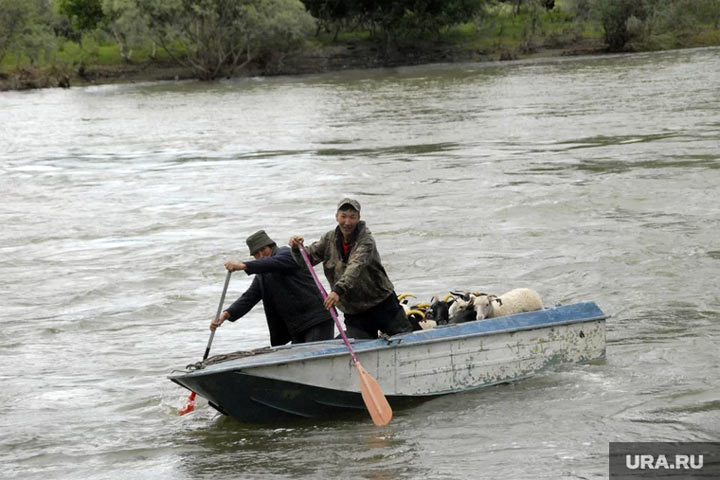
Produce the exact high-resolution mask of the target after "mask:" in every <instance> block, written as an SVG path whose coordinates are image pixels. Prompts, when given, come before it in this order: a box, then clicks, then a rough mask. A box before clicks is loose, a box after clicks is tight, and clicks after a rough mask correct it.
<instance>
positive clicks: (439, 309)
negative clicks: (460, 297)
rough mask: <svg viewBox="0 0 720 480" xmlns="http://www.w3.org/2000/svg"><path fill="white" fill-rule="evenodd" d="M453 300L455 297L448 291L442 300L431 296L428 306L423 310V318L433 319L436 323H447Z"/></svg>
mask: <svg viewBox="0 0 720 480" xmlns="http://www.w3.org/2000/svg"><path fill="white" fill-rule="evenodd" d="M454 301H455V298H454V297H453V296H452V295H451V294H449V293H448V294H447V295H445V298H444V299H442V300H440V299H439V298H438V297H432V299H431V300H430V307H428V309H427V310H426V311H425V319H426V320H433V321H435V322H436V324H437V325H447V323H448V320H449V319H450V314H449V309H450V305H452V304H453V302H454Z"/></svg>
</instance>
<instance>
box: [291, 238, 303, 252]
mask: <svg viewBox="0 0 720 480" xmlns="http://www.w3.org/2000/svg"><path fill="white" fill-rule="evenodd" d="M288 245H290V246H291V247H292V248H294V249H296V248H300V247H302V246H303V237H301V236H299V235H293V236H292V237H290V241H288Z"/></svg>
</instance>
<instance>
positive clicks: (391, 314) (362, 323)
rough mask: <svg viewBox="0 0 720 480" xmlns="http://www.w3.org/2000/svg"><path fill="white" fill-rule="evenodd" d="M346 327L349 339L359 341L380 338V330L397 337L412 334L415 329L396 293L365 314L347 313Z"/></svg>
mask: <svg viewBox="0 0 720 480" xmlns="http://www.w3.org/2000/svg"><path fill="white" fill-rule="evenodd" d="M345 327H346V329H347V336H348V337H352V338H358V339H362V338H365V339H367V338H378V330H380V331H381V332H383V333H386V334H388V335H396V334H398V333H403V332H412V329H413V328H412V324H411V323H410V320H408V318H407V316H405V311H404V310H403V309H402V307H401V306H400V302H398V299H397V295H395V293H394V292H393V293H392V295H390V296H389V297H387V298H386V299H385V300H383V301H382V302H380V303H379V304H377V305H375V306H374V307H372V308H369V309H367V310H365V311H364V312H360V313H355V314H349V313H346V314H345Z"/></svg>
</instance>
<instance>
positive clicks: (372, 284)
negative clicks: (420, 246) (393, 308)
mask: <svg viewBox="0 0 720 480" xmlns="http://www.w3.org/2000/svg"><path fill="white" fill-rule="evenodd" d="M342 241H343V236H342V232H341V231H340V227H336V228H335V230H331V231H329V232H327V233H326V234H324V235H323V236H322V237H321V238H320V240H318V241H317V242H315V243H313V244H312V245H310V246H309V247H306V250H307V253H308V257H310V262H311V263H312V264H313V265H317V264H318V263H320V262H322V264H323V271H324V272H325V277H326V278H327V279H328V282H330V285H331V288H332V290H333V291H334V292H336V293H337V294H338V295H339V297H340V302H339V303H338V308H339V309H340V310H341V311H342V312H343V313H349V314H351V315H355V314H358V313H362V312H364V311H366V310H368V309H369V308H372V307H374V306H375V305H377V304H379V303H380V302H382V301H383V300H385V299H386V298H388V297H389V296H390V295H393V294H394V291H395V287H394V286H393V284H392V282H391V281H390V278H388V275H387V272H385V267H383V265H382V262H381V260H380V254H379V253H378V251H377V248H376V246H375V239H374V238H373V236H372V233H371V232H370V229H369V228H367V225H365V222H364V221H360V222H358V224H357V228H356V229H355V231H354V232H353V236H352V239H351V246H350V251H349V252H348V254H347V255H345V254H344V252H343V248H342ZM293 256H294V257H295V261H296V262H297V263H298V264H304V261H303V259H302V256H301V254H300V251H299V250H293Z"/></svg>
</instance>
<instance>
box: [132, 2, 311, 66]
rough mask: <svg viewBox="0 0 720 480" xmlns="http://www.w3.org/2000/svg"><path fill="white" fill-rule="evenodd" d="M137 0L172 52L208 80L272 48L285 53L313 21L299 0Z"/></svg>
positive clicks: (172, 54) (151, 25)
mask: <svg viewBox="0 0 720 480" xmlns="http://www.w3.org/2000/svg"><path fill="white" fill-rule="evenodd" d="M138 6H140V8H141V11H142V12H143V13H145V14H146V15H147V18H148V20H149V24H148V27H149V29H150V31H151V33H152V34H153V35H155V36H156V38H157V39H158V42H159V43H160V45H161V46H162V47H163V48H164V49H165V50H166V51H167V52H168V54H169V55H170V56H171V57H172V58H174V59H175V60H176V61H177V62H178V63H179V64H181V65H184V66H188V67H191V68H192V69H193V70H195V72H196V74H197V75H198V77H199V78H201V79H204V80H211V79H214V78H217V77H218V76H220V75H221V74H222V73H224V72H232V71H233V70H235V69H236V68H242V67H244V66H245V65H247V64H248V63H250V62H251V61H253V60H254V59H256V58H257V57H258V56H260V55H267V54H268V52H270V53H274V54H280V55H282V53H283V52H286V51H287V50H289V49H291V48H295V47H296V46H298V45H299V44H301V43H303V42H304V39H305V36H306V35H308V34H309V33H310V30H311V29H312V28H313V25H314V20H313V19H312V17H310V15H309V14H308V13H307V11H306V10H305V8H304V6H303V5H302V4H301V3H300V2H299V0H145V1H143V2H141V3H139V4H138ZM176 46H180V50H181V52H178V49H177V48H175V47H176Z"/></svg>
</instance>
